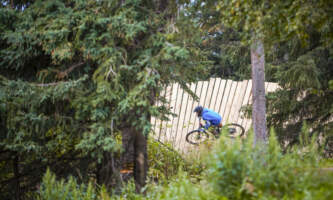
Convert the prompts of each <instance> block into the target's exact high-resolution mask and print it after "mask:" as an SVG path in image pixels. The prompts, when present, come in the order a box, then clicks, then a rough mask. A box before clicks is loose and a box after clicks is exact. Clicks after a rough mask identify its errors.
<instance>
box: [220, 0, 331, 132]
mask: <svg viewBox="0 0 333 200" xmlns="http://www.w3.org/2000/svg"><path fill="white" fill-rule="evenodd" d="M218 9H219V10H220V11H221V13H222V19H223V20H224V22H226V24H228V25H230V26H232V27H234V28H237V29H239V30H241V31H242V32H243V33H244V37H245V39H250V38H251V37H252V36H253V35H257V36H259V38H262V40H263V42H264V44H265V48H266V49H267V51H266V54H270V56H272V55H273V57H275V59H273V60H275V62H274V61H273V62H272V64H273V65H275V67H276V68H277V69H278V70H277V71H279V72H278V73H276V74H275V75H276V77H277V79H279V78H280V79H279V81H280V84H281V85H282V87H283V90H280V91H279V92H278V93H277V94H275V95H277V96H276V97H277V98H274V101H275V106H274V109H270V110H271V113H270V116H271V120H273V121H275V122H276V121H279V122H280V124H279V127H281V128H282V127H283V126H285V125H283V124H285V123H286V122H288V124H289V125H292V124H295V125H296V127H297V126H298V128H297V131H296V135H298V133H299V132H300V124H302V121H303V120H307V121H309V122H310V123H311V126H312V127H313V128H314V129H316V130H319V129H318V127H321V128H323V127H327V128H329V127H331V125H330V124H331V123H330V122H329V119H330V118H331V112H322V111H323V110H327V107H330V106H331V105H332V104H330V103H328V104H325V106H320V107H323V108H322V109H319V110H317V111H315V110H313V111H310V110H312V109H311V108H313V106H314V105H311V106H310V105H309V104H308V105H305V104H304V103H305V101H306V100H307V99H308V98H309V99H312V100H313V99H314V96H316V95H315V94H313V93H311V92H309V91H318V90H320V91H322V94H323V96H325V97H324V98H323V100H324V102H327V99H330V98H331V94H330V93H331V92H330V90H329V89H328V82H329V80H330V78H327V77H325V75H324V74H323V73H326V75H328V76H329V74H331V71H330V70H327V67H326V66H327V64H328V63H330V60H331V59H330V53H329V52H331V48H332V45H331V44H332V39H333V37H332V13H333V12H332V2H331V1H326V0H321V1H302V0H296V1H295V0H289V1H274V2H272V1H268V0H259V1H245V2H244V1H238V0H232V1H231V0H225V1H220V2H219V6H218ZM286 47H287V48H286ZM283 50H284V52H283ZM288 51H289V52H288ZM307 51H308V53H306V52H307ZM311 51H312V52H311ZM313 51H315V52H316V53H315V52H313ZM267 52H268V53H267ZM282 52H283V53H282ZM290 52H292V53H290ZM296 52H297V53H296ZM319 52H322V54H321V56H320V57H321V58H322V59H318V58H316V59H315V58H314V55H320V54H317V53H319ZM278 53H282V56H281V55H279V54H278ZM295 53H296V54H295ZM291 54H293V57H291ZM276 58H278V59H276ZM295 58H296V59H295ZM276 61H277V62H276ZM282 66H283V67H282ZM287 66H288V67H287ZM319 69H320V70H319ZM321 78H324V79H323V80H321ZM319 80H320V82H321V83H323V85H321V84H318V83H319ZM310 82H312V85H311V84H309V83H310ZM319 88H320V89H319ZM282 94H283V95H282ZM254 98H256V97H254ZM280 98H282V99H285V100H286V101H285V102H284V101H281V100H282V99H280ZM301 99H302V100H301ZM291 100H292V101H291ZM303 100H305V101H303ZM270 102H271V101H270ZM282 102H284V103H283V104H282ZM307 102H308V103H309V101H307ZM312 103H313V102H312ZM278 105H279V106H278ZM278 107H279V108H278ZM315 107H317V106H315ZM324 107H325V108H324ZM286 108H288V109H286ZM287 110H288V111H287ZM292 110H293V111H292ZM306 110H307V111H308V112H307V114H305V112H302V111H306ZM328 110H330V109H328ZM295 114H296V115H295ZM291 116H294V117H291ZM282 118H283V120H282ZM271 120H270V122H272V121H271ZM281 122H282V123H281ZM318 122H319V124H318ZM270 124H272V123H270ZM275 124H276V123H275ZM289 125H288V126H289ZM288 126H287V127H288ZM293 127H295V126H293ZM323 130H324V129H321V132H322V131H323ZM297 132H298V133H297ZM286 134H289V135H290V136H291V137H293V136H292V135H295V132H294V133H293V132H289V133H288V132H286ZM296 138H297V137H296Z"/></svg>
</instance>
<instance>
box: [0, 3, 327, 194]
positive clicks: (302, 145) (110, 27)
mask: <svg viewBox="0 0 333 200" xmlns="http://www.w3.org/2000/svg"><path fill="white" fill-rule="evenodd" d="M0 2H1V3H0V198H1V199H283V198H284V199H332V198H333V192H332V191H333V190H332V188H333V185H332V183H333V182H332V180H333V172H332V165H333V163H332V156H333V120H332V115H333V68H332V65H333V2H332V1H329V0H317V1H312V0H284V1H282V0H277V1H268V0H257V1H241V0H220V1H211V0H208V1H200V0H197V1H194V0H192V1H190V0H44V1H41V0H36V1H35V0H1V1H0ZM258 38H259V39H260V40H261V41H262V42H263V44H264V49H265V52H264V55H265V78H266V81H272V82H278V83H279V85H280V89H279V90H277V91H276V92H274V93H269V94H267V95H266V109H267V127H268V128H272V129H271V131H270V136H269V141H268V143H267V148H264V150H263V149H262V148H260V147H254V145H253V137H254V136H253V134H252V132H251V131H250V132H249V133H248V137H246V139H244V140H243V141H238V140H237V141H230V140H229V139H227V138H224V137H221V139H220V140H219V141H218V142H216V144H208V145H207V146H206V148H205V147H203V148H202V149H201V150H200V153H197V154H191V153H189V154H187V155H180V154H179V153H178V152H176V151H175V150H173V149H172V146H171V145H169V144H161V143H160V142H158V141H155V140H154V139H153V137H152V135H151V134H152V133H151V124H150V119H151V117H152V116H154V117H157V118H160V119H167V116H168V115H170V114H172V113H170V111H169V108H168V107H165V106H161V105H157V104H156V102H158V101H159V102H165V101H166V99H165V98H164V97H163V96H162V95H160V93H161V91H162V90H163V88H164V87H165V86H167V85H168V84H171V83H175V82H177V83H179V84H180V85H181V87H183V88H184V89H185V90H186V91H187V92H189V93H190V94H192V95H194V94H193V93H192V92H191V91H190V90H189V88H188V87H187V86H188V84H189V83H192V82H196V81H199V80H206V79H208V78H210V77H221V78H228V79H234V80H242V79H250V78H251V45H252V44H253V43H254V41H256V40H258ZM194 96H195V95H194ZM244 112H245V113H246V114H248V116H251V113H252V112H251V108H250V107H246V108H244ZM148 166H149V167H148ZM126 170H129V171H131V172H132V173H124V171H126Z"/></svg>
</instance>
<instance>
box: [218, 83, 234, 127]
mask: <svg viewBox="0 0 333 200" xmlns="http://www.w3.org/2000/svg"><path fill="white" fill-rule="evenodd" d="M236 86H237V83H236V82H235V81H231V84H230V86H229V87H230V88H228V89H229V92H228V96H227V99H226V100H225V105H224V107H223V108H224V111H223V117H222V118H223V123H224V124H226V123H228V118H227V117H228V115H229V112H230V104H231V103H232V102H230V99H232V97H233V92H234V91H235V89H236Z"/></svg>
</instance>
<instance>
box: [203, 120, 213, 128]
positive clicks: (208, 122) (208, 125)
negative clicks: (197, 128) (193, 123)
mask: <svg viewBox="0 0 333 200" xmlns="http://www.w3.org/2000/svg"><path fill="white" fill-rule="evenodd" d="M211 125H212V123H210V121H208V120H207V121H206V124H205V127H204V128H205V129H208V128H209V127H210V126H211Z"/></svg>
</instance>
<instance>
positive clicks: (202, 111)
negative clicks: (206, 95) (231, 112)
mask: <svg viewBox="0 0 333 200" xmlns="http://www.w3.org/2000/svg"><path fill="white" fill-rule="evenodd" d="M194 112H195V113H197V116H198V117H199V119H200V118H201V117H202V119H203V120H205V122H206V124H205V126H204V129H206V130H207V129H208V128H209V127H210V126H211V125H213V126H217V127H222V117H221V116H220V115H219V114H218V113H216V112H214V111H212V110H209V109H207V108H204V107H202V106H197V107H195V109H194ZM202 131H203V130H202Z"/></svg>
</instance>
